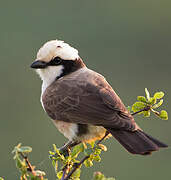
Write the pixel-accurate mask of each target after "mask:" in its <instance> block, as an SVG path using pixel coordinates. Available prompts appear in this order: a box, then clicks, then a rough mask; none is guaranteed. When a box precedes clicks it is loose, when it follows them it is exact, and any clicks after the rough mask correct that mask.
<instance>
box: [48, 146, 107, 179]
mask: <svg viewBox="0 0 171 180" xmlns="http://www.w3.org/2000/svg"><path fill="white" fill-rule="evenodd" d="M102 150H103V151H107V148H106V146H105V145H103V144H98V145H96V144H95V143H91V144H84V143H81V144H79V145H77V146H75V147H74V148H73V149H72V151H71V150H69V152H68V154H69V155H68V156H65V155H64V154H62V153H61V152H60V150H59V149H57V147H56V145H53V151H50V152H49V154H50V158H51V160H52V165H53V167H54V169H55V173H56V177H57V179H58V180H60V179H61V178H62V177H63V176H67V174H68V173H69V172H70V171H71V170H72V169H74V168H75V167H77V168H76V171H74V173H73V174H72V175H71V177H70V179H74V180H75V179H77V180H79V179H80V174H81V167H82V164H84V166H85V167H87V168H88V167H92V166H93V161H96V162H100V161H101V157H100V154H101V152H102ZM81 153H83V154H84V155H85V157H86V159H85V160H84V161H82V159H80V157H79V155H80V154H81ZM81 162H82V163H81ZM64 169H65V171H64ZM64 173H65V174H64Z"/></svg>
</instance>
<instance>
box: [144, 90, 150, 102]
mask: <svg viewBox="0 0 171 180" xmlns="http://www.w3.org/2000/svg"><path fill="white" fill-rule="evenodd" d="M145 94H146V97H147V100H148V101H149V100H150V93H149V91H148V89H147V88H145Z"/></svg>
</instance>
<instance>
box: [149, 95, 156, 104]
mask: <svg viewBox="0 0 171 180" xmlns="http://www.w3.org/2000/svg"><path fill="white" fill-rule="evenodd" d="M156 101H157V100H156V98H154V97H150V100H149V103H150V104H152V105H153V104H155V103H156Z"/></svg>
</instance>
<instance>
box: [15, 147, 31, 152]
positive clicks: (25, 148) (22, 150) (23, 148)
mask: <svg viewBox="0 0 171 180" xmlns="http://www.w3.org/2000/svg"><path fill="white" fill-rule="evenodd" d="M18 152H20V153H30V152H32V148H31V147H29V146H22V147H20V148H18Z"/></svg>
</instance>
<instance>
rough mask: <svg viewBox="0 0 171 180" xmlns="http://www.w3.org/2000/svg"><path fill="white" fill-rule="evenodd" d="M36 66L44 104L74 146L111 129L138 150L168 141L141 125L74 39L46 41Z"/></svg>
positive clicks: (143, 152) (148, 149)
mask: <svg viewBox="0 0 171 180" xmlns="http://www.w3.org/2000/svg"><path fill="white" fill-rule="evenodd" d="M31 68H35V69H36V71H37V73H38V74H39V75H40V77H41V79H42V81H43V83H42V94H41V103H42V106H43V108H44V110H45V111H46V113H47V114H48V115H49V116H50V118H51V119H52V120H53V122H54V124H55V126H56V127H57V128H58V130H59V131H60V132H61V133H63V134H64V136H65V137H67V138H68V139H69V143H68V144H67V145H68V146H69V145H72V144H77V143H79V142H91V141H95V140H100V139H102V138H103V137H104V136H105V133H106V132H109V133H111V134H112V136H113V137H115V138H116V139H117V140H118V141H119V143H120V144H122V145H123V146H124V148H125V149H127V151H129V152H130V153H133V154H141V155H147V154H150V153H151V152H152V151H157V150H159V148H161V147H167V145H165V144H164V143H162V142H160V141H158V140H157V139H155V138H153V137H151V136H150V135H147V134H146V133H145V132H144V131H143V130H142V129H140V127H139V126H138V125H137V124H136V122H135V121H134V118H133V117H132V116H131V114H130V113H129V112H128V110H127V109H126V107H125V106H124V104H123V103H122V101H121V100H120V98H119V97H118V95H117V94H116V93H115V91H114V90H113V89H112V87H111V86H110V85H109V83H108V82H107V81H106V79H105V78H104V77H103V76H102V75H101V74H99V73H97V72H95V71H92V70H91V69H89V68H87V67H86V65H85V64H84V62H83V61H82V59H81V58H80V56H79V55H78V51H77V50H76V49H75V48H73V47H71V46H70V45H69V44H67V43H64V42H63V41H60V40H52V41H49V42H47V43H45V44H44V45H43V46H42V47H41V48H40V50H39V51H38V53H37V58H36V60H35V61H34V62H33V63H32V64H31Z"/></svg>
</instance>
